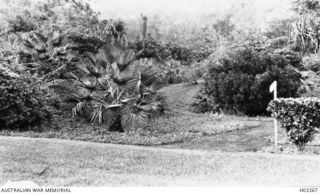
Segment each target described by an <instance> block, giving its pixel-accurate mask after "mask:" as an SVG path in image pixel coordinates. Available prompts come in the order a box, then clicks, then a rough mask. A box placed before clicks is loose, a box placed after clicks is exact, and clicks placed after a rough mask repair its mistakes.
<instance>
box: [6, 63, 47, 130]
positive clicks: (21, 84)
mask: <svg viewBox="0 0 320 194" xmlns="http://www.w3.org/2000/svg"><path fill="white" fill-rule="evenodd" d="M39 96H40V95H39V93H38V90H37V88H36V86H35V84H34V82H32V80H31V79H29V78H27V77H19V78H14V77H11V76H10V75H9V74H7V73H5V71H4V70H2V69H0V129H4V128H10V129H12V128H20V129H24V130H25V129H27V128H28V127H33V126H35V125H39V124H41V122H43V121H45V120H47V119H49V118H50V114H49V112H48V111H47V110H46V108H45V106H44V104H43V100H42V99H39Z"/></svg>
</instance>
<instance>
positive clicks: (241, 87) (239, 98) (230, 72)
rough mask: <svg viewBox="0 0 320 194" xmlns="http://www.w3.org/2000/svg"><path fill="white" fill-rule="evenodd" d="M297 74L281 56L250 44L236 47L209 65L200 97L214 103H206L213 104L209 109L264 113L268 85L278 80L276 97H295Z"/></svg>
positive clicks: (298, 82) (247, 113) (298, 80)
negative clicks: (202, 96) (257, 48)
mask: <svg viewBox="0 0 320 194" xmlns="http://www.w3.org/2000/svg"><path fill="white" fill-rule="evenodd" d="M300 77H301V75H300V74H299V73H298V72H297V71H296V70H295V69H294V68H293V67H292V66H291V64H290V61H289V60H288V59H286V57H285V56H283V55H280V54H276V53H273V52H270V51H268V50H256V49H254V48H253V47H250V46H245V47H240V48H238V47H237V48H233V49H231V51H230V52H229V53H228V54H227V55H223V56H222V58H220V59H216V61H215V62H214V63H213V64H211V65H209V68H208V72H207V75H206V76H205V85H204V90H203V91H202V92H203V95H204V96H206V97H205V98H203V99H207V100H206V101H207V102H210V103H214V104H213V105H209V107H214V109H213V110H211V111H224V112H230V113H244V114H246V115H260V114H266V113H267V112H266V108H267V106H268V103H269V101H270V100H271V99H272V95H271V94H270V93H269V88H268V87H269V86H270V84H271V83H272V82H273V81H278V86H279V90H278V95H279V96H280V97H295V96H296V95H297V91H298V89H299V87H300V84H301V83H300ZM208 99H209V100H208Z"/></svg>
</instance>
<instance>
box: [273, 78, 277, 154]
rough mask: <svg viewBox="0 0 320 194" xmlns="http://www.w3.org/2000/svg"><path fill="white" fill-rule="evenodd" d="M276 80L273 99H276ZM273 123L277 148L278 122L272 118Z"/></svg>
mask: <svg viewBox="0 0 320 194" xmlns="http://www.w3.org/2000/svg"><path fill="white" fill-rule="evenodd" d="M277 85H278V84H277V81H275V87H274V91H273V99H274V100H275V99H277V95H278V94H277V87H278V86H277ZM273 123H274V147H275V148H276V149H277V147H278V122H277V119H276V118H274V119H273Z"/></svg>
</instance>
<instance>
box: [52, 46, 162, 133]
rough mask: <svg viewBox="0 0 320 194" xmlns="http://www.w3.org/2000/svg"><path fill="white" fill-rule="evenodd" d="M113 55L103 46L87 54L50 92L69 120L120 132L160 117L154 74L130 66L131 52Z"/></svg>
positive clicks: (133, 55)
mask: <svg viewBox="0 0 320 194" xmlns="http://www.w3.org/2000/svg"><path fill="white" fill-rule="evenodd" d="M115 50H118V49H115ZM113 51H114V49H112V48H110V45H104V46H102V47H101V48H100V49H99V52H97V53H90V52H87V53H86V57H85V58H84V59H83V60H82V62H81V63H78V64H77V65H76V67H77V71H68V72H67V73H66V75H65V77H67V79H65V80H62V81H61V82H60V83H59V84H57V85H52V86H51V88H52V89H53V90H54V91H55V92H57V93H58V94H59V95H60V97H61V100H62V102H63V103H64V106H65V107H67V109H70V110H72V114H73V116H81V117H84V118H86V119H88V121H90V122H92V123H97V124H104V125H105V126H106V128H108V129H109V130H112V131H124V130H125V128H126V127H132V125H134V124H137V125H139V124H141V125H143V124H145V123H147V122H148V121H149V120H150V119H152V118H154V117H155V116H157V115H159V114H161V113H163V110H164V106H163V103H162V101H161V100H159V99H158V98H157V96H156V95H155V91H154V90H152V87H151V86H152V83H153V82H154V81H155V79H156V77H155V73H154V72H152V71H150V70H149V69H139V68H137V66H132V65H131V64H132V62H133V61H134V60H135V59H136V53H135V52H134V51H133V50H121V51H120V53H119V52H113Z"/></svg>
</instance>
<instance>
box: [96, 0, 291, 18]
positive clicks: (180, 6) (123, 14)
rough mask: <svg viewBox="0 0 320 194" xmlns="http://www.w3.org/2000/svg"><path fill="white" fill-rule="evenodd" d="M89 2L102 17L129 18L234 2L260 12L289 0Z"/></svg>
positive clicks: (192, 11) (197, 10) (223, 6)
mask: <svg viewBox="0 0 320 194" xmlns="http://www.w3.org/2000/svg"><path fill="white" fill-rule="evenodd" d="M91 2H92V5H93V7H94V8H95V9H96V10H100V11H101V13H102V16H104V17H113V18H114V17H120V18H130V17H136V16H137V15H139V14H140V13H144V14H154V13H157V14H163V15H167V14H168V15H172V14H176V15H201V14H204V13H212V12H221V11H224V10H226V9H229V8H230V7H231V6H232V5H234V4H237V5H240V4H243V3H247V4H250V5H251V6H252V8H253V9H256V10H257V11H260V12H261V14H262V13H265V12H266V11H270V10H272V9H274V10H277V11H279V10H284V9H286V8H287V7H288V5H289V2H290V0H91ZM277 14H281V13H277ZM273 15H275V13H273Z"/></svg>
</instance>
